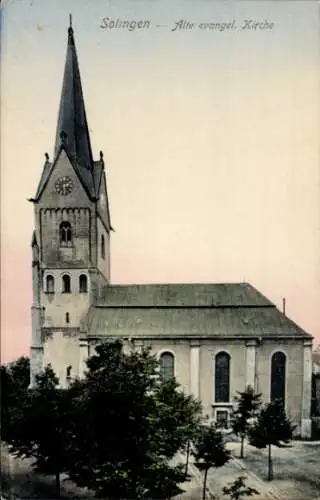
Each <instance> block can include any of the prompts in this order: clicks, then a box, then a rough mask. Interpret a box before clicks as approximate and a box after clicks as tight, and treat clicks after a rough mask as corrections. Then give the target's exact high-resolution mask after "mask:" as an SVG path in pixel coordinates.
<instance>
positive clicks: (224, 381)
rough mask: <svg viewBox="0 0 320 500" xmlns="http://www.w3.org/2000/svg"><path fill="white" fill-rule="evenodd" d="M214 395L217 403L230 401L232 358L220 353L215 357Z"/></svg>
mask: <svg viewBox="0 0 320 500" xmlns="http://www.w3.org/2000/svg"><path fill="white" fill-rule="evenodd" d="M214 371H215V377H214V395H215V402H216V403H229V401H230V356H229V354H228V353H227V352H219V353H218V354H217V355H216V357H215V370H214Z"/></svg>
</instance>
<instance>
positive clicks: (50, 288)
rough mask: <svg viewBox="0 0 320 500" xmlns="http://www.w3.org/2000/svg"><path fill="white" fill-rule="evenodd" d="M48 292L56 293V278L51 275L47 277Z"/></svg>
mask: <svg viewBox="0 0 320 500" xmlns="http://www.w3.org/2000/svg"><path fill="white" fill-rule="evenodd" d="M46 292H47V293H54V277H53V276H52V275H51V274H48V275H47V277H46Z"/></svg>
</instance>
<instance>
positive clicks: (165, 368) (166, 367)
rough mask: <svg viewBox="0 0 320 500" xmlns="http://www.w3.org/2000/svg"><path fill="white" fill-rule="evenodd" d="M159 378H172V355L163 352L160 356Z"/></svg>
mask: <svg viewBox="0 0 320 500" xmlns="http://www.w3.org/2000/svg"><path fill="white" fill-rule="evenodd" d="M160 376H161V378H162V379H163V380H168V379H170V378H173V377H174V355H173V354H172V353H171V352H164V353H162V354H161V356H160Z"/></svg>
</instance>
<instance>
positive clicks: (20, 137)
mask: <svg viewBox="0 0 320 500" xmlns="http://www.w3.org/2000/svg"><path fill="white" fill-rule="evenodd" d="M69 13H72V23H73V28H74V32H75V39H76V46H77V51H78V58H79V64H80V72H81V77H82V85H83V91H84V98H85V102H86V111H87V118H88V123H89V128H90V132H91V143H92V148H93V152H94V156H95V159H98V157H99V150H103V152H104V158H105V162H106V168H107V184H108V192H109V203H110V210H111V218H112V225H113V227H114V228H115V232H114V233H113V234H112V245H111V252H112V253H111V275H112V282H113V283H156V282H160V283H164V282H172V283H176V282H182V283H186V282H193V283H197V282H198V283H200V282H204V283H206V282H218V283H221V282H243V281H246V282H250V283H251V284H252V285H253V286H255V287H256V288H258V289H259V290H260V291H261V292H262V293H263V294H264V295H266V296H267V297H268V298H269V299H271V300H272V301H273V302H274V303H275V304H276V305H277V306H278V307H279V308H281V307H282V298H283V297H285V298H286V313H287V315H288V316H289V317H290V318H291V319H292V320H293V321H295V322H296V323H298V324H299V325H300V326H301V327H302V328H303V329H305V330H306V331H307V332H309V333H311V334H312V335H313V336H314V337H315V340H314V343H315V345H317V343H319V342H320V312H319V311H320V308H319V304H320V201H319V200H320V169H319V78H318V75H319V52H318V47H319V19H320V16H319V5H318V4H317V2H315V1H301V2H299V1H278V2H275V1H271V2H270V1H269V2H264V1H254V2H252V1H248V2H242V1H235V2H233V1H224V2H222V1H214V0H176V1H175V2H171V1H169V0H122V1H121V2H117V1H116V0H109V1H108V0H95V1H94V2H91V1H89V0H86V1H85V0H46V2H43V0H28V1H27V0H9V1H7V2H4V3H3V5H2V12H1V299H2V300H1V361H3V362H5V361H10V360H12V359H15V358H17V357H18V356H20V355H23V354H28V351H29V344H30V339H31V315H30V306H31V301H32V297H31V248H30V242H31V235H32V230H33V207H32V204H31V203H29V202H28V201H27V198H29V197H31V196H33V195H34V194H35V190H36V187H37V183H38V181H39V178H40V175H41V171H42V167H43V164H44V153H45V152H48V153H49V155H50V158H52V154H53V147H54V137H55V127H56V122H57V114H58V105H59V99H60V92H61V84H62V76H63V69H64V62H65V53H66V43H67V27H68V23H69ZM103 19H105V20H103ZM117 19H118V20H120V21H125V20H129V21H146V23H141V25H144V26H145V27H142V28H139V27H137V28H136V29H133V30H128V29H126V28H121V27H118V28H115V27H114V28H111V25H112V23H111V22H110V21H113V24H115V22H116V20H117ZM246 21H249V22H248V23H247V22H246ZM183 22H184V24H183ZM256 22H258V23H261V24H260V27H257V28H256V29H254V28H252V26H254V23H256ZM177 23H178V24H177ZM187 23H189V25H187ZM190 23H193V25H192V27H190V26H191V24H190ZM210 23H213V24H214V25H215V29H209V27H210ZM219 23H229V26H230V25H231V26H232V29H231V28H230V27H229V29H225V30H219V29H217V28H218V27H219ZM148 24H149V27H147V25H148ZM213 24H211V28H214V26H213ZM244 25H245V26H248V25H250V27H251V29H248V28H244V29H242V28H243V26H244ZM179 26H180V27H182V26H183V27H184V29H182V28H181V29H179ZM175 27H176V29H174V28H175ZM220 28H221V24H220Z"/></svg>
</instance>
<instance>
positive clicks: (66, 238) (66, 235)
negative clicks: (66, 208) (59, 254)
mask: <svg viewBox="0 0 320 500" xmlns="http://www.w3.org/2000/svg"><path fill="white" fill-rule="evenodd" d="M59 237H60V246H61V247H71V245H72V235H71V224H70V222H67V221H64V222H61V224H60V228H59Z"/></svg>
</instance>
